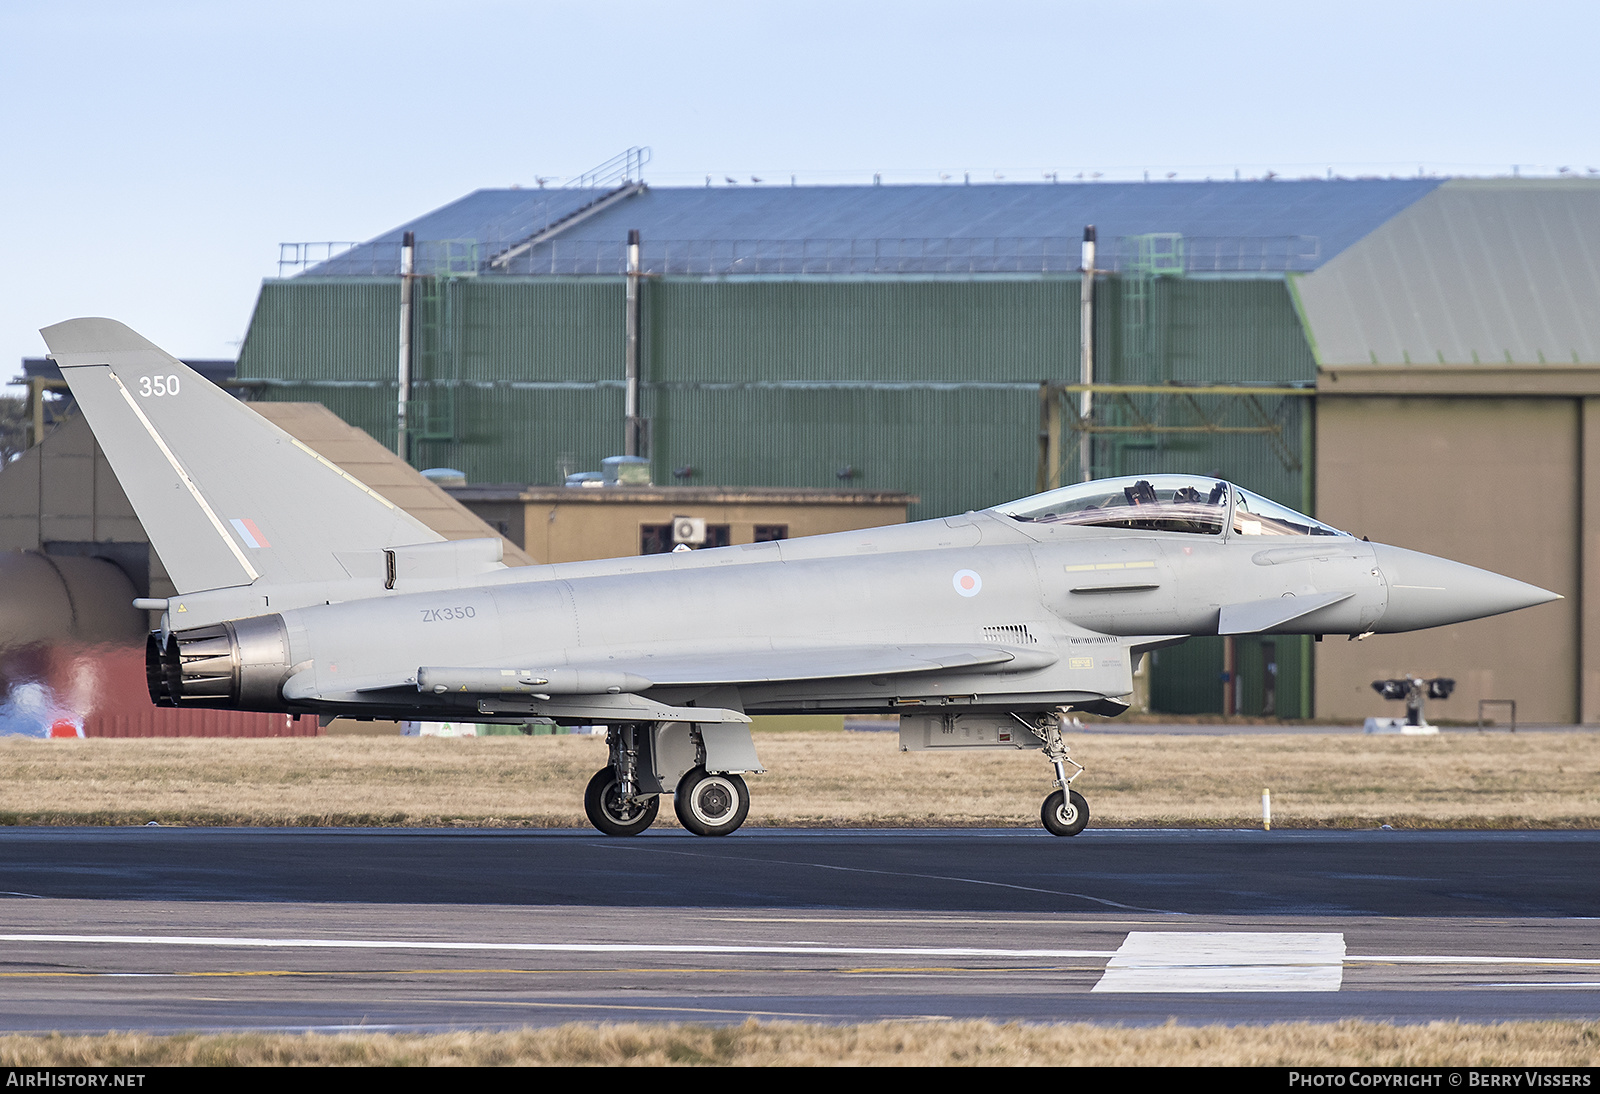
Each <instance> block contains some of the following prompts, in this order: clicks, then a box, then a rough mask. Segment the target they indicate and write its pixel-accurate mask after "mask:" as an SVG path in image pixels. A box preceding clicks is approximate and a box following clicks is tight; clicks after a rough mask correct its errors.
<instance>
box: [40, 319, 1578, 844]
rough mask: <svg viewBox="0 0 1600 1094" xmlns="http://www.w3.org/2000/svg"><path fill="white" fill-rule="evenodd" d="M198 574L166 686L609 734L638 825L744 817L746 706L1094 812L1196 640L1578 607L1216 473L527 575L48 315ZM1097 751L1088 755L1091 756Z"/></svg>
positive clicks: (1082, 812)
mask: <svg viewBox="0 0 1600 1094" xmlns="http://www.w3.org/2000/svg"><path fill="white" fill-rule="evenodd" d="M42 333H43V335H44V338H45V341H46V342H47V343H49V346H50V350H51V355H52V357H53V358H54V359H55V361H56V363H57V364H59V365H60V366H61V371H62V375H63V376H64V377H65V378H66V380H67V383H68V384H69V385H70V387H71V389H72V393H73V395H74V396H75V397H76V399H77V402H78V405H79V406H80V407H81V408H82V410H83V413H84V416H85V417H86V418H87V419H88V422H89V425H90V426H91V428H92V429H93V431H94V433H95V437H96V439H97V440H98V442H99V444H100V447H101V448H102V449H103V450H104V452H105V454H106V457H107V459H109V461H110V462H111V465H112V467H113V468H114V469H115V471H116V474H117V478H118V480H119V481H120V482H121V484H122V488H123V490H124V492H125V493H126V494H127V496H128V500H129V501H130V502H131V503H132V504H133V507H134V509H135V510H136V511H137V513H138V515H139V519H140V520H141V521H142V522H143V524H144V528H145V531H146V532H147V533H148V535H149V537H150V542H151V544H152V545H153V546H154V547H155V549H156V551H157V553H158V554H159V555H160V557H161V561H162V563H163V564H164V565H165V567H166V570H167V573H168V574H169V575H170V576H171V578H172V581H173V584H174V586H175V587H176V589H177V590H178V591H177V595H176V596H173V597H171V598H170V599H167V600H161V601H145V602H141V603H140V606H141V607H145V608H149V609H151V610H159V611H161V612H162V615H161V617H160V620H161V624H160V628H159V629H158V630H156V631H154V632H152V633H151V635H150V638H149V641H148V644H147V649H146V664H147V668H148V678H149V689H150V698H151V700H152V701H153V702H155V703H156V704H158V705H167V706H205V707H221V708H226V709H235V710H255V711H277V712H286V713H290V714H301V715H313V716H317V717H320V718H322V719H324V720H325V721H326V720H331V719H333V718H335V717H340V716H345V717H356V718H386V719H387V718H393V719H407V720H440V721H456V720H466V721H477V722H499V723H523V722H527V721H530V720H541V719H542V720H546V721H548V722H553V723H556V724H558V725H604V726H605V727H606V732H607V741H608V744H609V759H608V762H607V765H606V767H605V768H604V769H602V770H601V771H599V772H597V773H596V774H595V776H594V778H593V779H592V780H591V782H590V783H589V787H588V790H587V792H586V794H585V798H584V806H585V811H586V813H587V815H588V817H589V819H590V821H591V822H592V823H593V824H594V826H595V827H596V828H598V829H600V830H601V831H602V832H605V833H608V834H610V835H633V834H636V833H639V832H642V831H644V830H645V829H646V828H648V827H649V826H650V824H651V822H652V821H654V820H655V817H656V814H657V810H658V808H659V805H660V800H661V796H662V795H664V794H670V795H672V798H673V807H674V809H675V811H676V812H677V815H678V819H679V820H680V821H681V822H682V823H683V826H684V827H685V828H687V829H688V830H689V831H691V832H694V833H696V834H698V835H702V836H717V835H726V834H727V833H730V832H733V831H734V830H735V829H737V828H738V827H739V826H740V825H741V824H742V823H743V822H744V819H745V816H746V814H747V812H748V811H749V808H750V794H749V790H748V788H747V787H746V784H745V780H744V778H743V776H744V775H745V774H748V773H752V772H760V771H761V770H762V767H761V764H760V761H759V760H758V758H757V756H756V749H755V746H754V743H753V741H752V739H751V734H750V728H749V722H750V716H751V715H752V714H798V713H816V712H832V713H897V714H899V715H900V741H901V746H902V747H903V748H905V749H908V750H920V749H935V748H978V749H994V748H1032V749H1040V750H1042V751H1043V753H1044V756H1045V758H1046V759H1047V760H1049V762H1050V763H1051V764H1052V765H1053V767H1054V771H1055V777H1056V779H1055V782H1056V789H1055V791H1054V792H1053V793H1051V794H1050V795H1049V796H1048V797H1047V798H1045V801H1044V806H1043V809H1042V814H1041V815H1042V818H1043V822H1044V826H1045V827H1046V828H1047V829H1049V830H1050V831H1051V832H1053V833H1055V834H1056V835H1061V836H1070V835H1074V834H1076V833H1078V832H1080V831H1082V829H1083V827H1084V825H1085V824H1086V823H1087V821H1088V817H1089V810H1088V806H1087V804H1086V803H1085V801H1084V799H1083V797H1082V796H1081V795H1080V794H1079V793H1078V792H1077V791H1076V790H1075V789H1073V787H1072V785H1071V784H1072V782H1073V780H1074V779H1075V778H1076V777H1077V775H1078V773H1079V772H1081V770H1082V768H1081V767H1079V766H1078V765H1077V764H1076V763H1074V762H1073V761H1072V760H1071V758H1070V757H1069V754H1068V749H1067V743H1066V742H1065V741H1064V740H1063V739H1062V728H1063V724H1064V720H1065V716H1066V714H1067V713H1068V712H1071V711H1090V712H1094V713H1100V714H1115V713H1119V712H1120V711H1122V710H1125V709H1126V699H1127V697H1128V695H1129V694H1130V693H1131V692H1132V690H1133V677H1132V673H1133V667H1134V664H1135V661H1136V659H1137V658H1139V657H1140V656H1141V655H1142V654H1143V653H1145V652H1146V651H1147V650H1151V649H1155V648H1157V647H1160V646H1165V645H1170V644H1173V643H1175V642H1180V641H1182V640H1183V639H1184V638H1187V637H1189V636H1191V635H1212V634H1223V635H1230V634H1314V635H1323V634H1345V635H1356V636H1361V635H1367V634H1374V633H1380V634H1381V633H1388V632H1395V631H1409V630H1416V629H1419V628H1423V627H1436V626H1439V625H1441V624H1447V623H1456V622H1461V621H1464V620H1468V619H1477V618H1479V617H1481V616H1488V615H1495V614H1497V613H1500V612H1509V611H1513V610H1515V609H1518V608H1525V607H1529V606H1531V605H1535V604H1541V603H1544V602H1546V601H1550V600H1555V599H1558V597H1557V595H1556V594H1554V593H1550V592H1546V591H1545V590H1543V589H1539V588H1535V587H1534V586H1532V585H1527V584H1524V583H1522V582H1520V581H1514V580H1512V579H1511V578H1507V577H1502V576H1500V575H1498V574H1493V573H1489V572H1487V571H1484V570H1478V569H1474V568H1472V567H1470V566H1464V565H1461V564H1459V563H1455V562H1450V561H1447V560H1445V559H1442V558H1435V557H1433V556H1430V555H1425V554H1419V553H1417V552H1415V551H1407V550H1403V549H1401V548H1398V547H1390V546H1385V545H1383V544H1378V543H1368V542H1366V541H1364V540H1360V539H1357V538H1355V537H1354V536H1351V535H1348V534H1346V533H1344V532H1340V531H1338V530H1337V529H1334V528H1330V527H1328V526H1327V525H1325V524H1322V523H1320V522H1318V521H1316V520H1313V519H1312V518H1310V517H1307V516H1305V515H1303V514H1301V513H1297V512H1294V511H1292V510H1290V509H1286V508H1284V507H1283V506H1281V505H1277V504H1275V503H1273V502H1271V501H1268V500H1266V499H1265V498H1262V497H1259V496H1257V495H1256V494H1253V493H1251V492H1250V491H1248V490H1243V489H1240V488H1239V487H1237V486H1234V485H1232V484H1231V483H1228V482H1224V481H1220V480H1217V479H1211V478H1199V477H1193V476H1185V475H1144V476H1137V477H1130V478H1120V479H1108V480H1101V481H1096V482H1088V483H1083V484H1080V485H1075V486H1068V487H1063V488H1061V489H1059V490H1052V491H1050V492H1048V493H1044V494H1039V495H1037V496H1034V497H1030V498H1024V499H1023V500H1021V501H1016V502H1012V503H1010V504H1007V505H998V506H995V507H994V508H992V509H986V510H984V511H982V512H974V513H967V514H965V515H963V516H956V517H949V518H946V519H943V520H928V521H921V522H918V523H915V524H905V525H898V526H894V527H888V528H876V529H871V530H868V531H858V532H840V533H835V534H832V535H824V536H813V537H808V538H802V539H792V540H785V541H781V542H772V543H753V544H746V545H740V546H732V547H720V548H715V549H711V550H701V551H690V552H680V553H675V554H664V555H652V556H647V557H642V558H641V557H634V558H614V559H605V560H601V561H596V562H574V563H564V564H560V565H553V566H533V567H520V568H509V567H507V566H505V565H504V564H503V563H502V562H501V559H500V550H501V541H500V540H499V539H498V538H493V539H472V540H458V541H454V542H447V541H445V540H443V539H442V537H440V536H439V535H438V534H437V533H435V532H433V531H431V530H430V529H428V528H427V527H425V526H423V525H422V524H421V523H419V522H418V521H417V520H415V519H414V518H412V517H411V516H410V515H408V514H407V513H405V512H404V511H402V510H400V509H399V508H397V507H396V506H394V505H393V504H392V503H390V502H389V501H388V500H386V499H385V498H383V497H381V496H380V495H378V494H377V493H375V492H374V491H372V490H370V489H368V488H367V487H366V486H365V485H364V484H362V483H361V482H359V481H357V480H356V479H354V478H352V477H351V476H350V475H348V474H346V473H345V472H343V471H342V470H340V469H339V468H338V467H336V466H335V465H333V464H332V463H330V462H328V461H327V460H325V459H323V458H322V457H321V456H319V455H318V454H316V453H315V452H313V451H312V450H311V449H310V448H308V447H306V446H305V445H304V444H302V443H300V442H299V441H298V440H296V439H295V438H293V437H290V436H289V435H288V434H286V433H284V432H283V431H282V430H280V429H278V428H277V427H275V426H273V425H271V424H269V423H268V422H267V421H265V420H264V419H263V418H261V417H260V416H259V415H258V414H256V413H255V412H254V411H252V410H251V409H250V408H249V407H248V406H246V405H245V404H243V403H240V402H238V401H237V400H235V399H234V398H232V397H231V396H229V395H228V394H226V393H225V392H223V391H222V390H221V389H220V388H217V387H215V386H214V385H212V384H211V383H209V382H207V381H206V380H204V379H203V378H201V377H200V376H199V375H197V374H196V373H194V372H192V371H190V370H189V369H188V368H186V367H185V366H184V365H183V364H181V363H180V362H179V361H177V360H176V359H175V358H173V357H171V356H169V355H168V354H166V353H164V352H163V351H161V350H160V349H158V348H156V347H155V346H154V345H151V344H150V343H149V342H147V341H145V340H144V339H143V338H141V337H140V336H139V335H137V334H135V333H134V332H133V331H131V330H129V329H128V328H127V327H125V326H123V325H122V324H120V323H117V322H114V321H112V320H109V319H74V320H71V321H70V322H66V323H62V324H59V325H57V326H53V327H49V328H47V329H45V330H44V331H43V332H42ZM1069 767H1070V768H1072V769H1073V771H1072V773H1071V774H1069V773H1068V768H1069Z"/></svg>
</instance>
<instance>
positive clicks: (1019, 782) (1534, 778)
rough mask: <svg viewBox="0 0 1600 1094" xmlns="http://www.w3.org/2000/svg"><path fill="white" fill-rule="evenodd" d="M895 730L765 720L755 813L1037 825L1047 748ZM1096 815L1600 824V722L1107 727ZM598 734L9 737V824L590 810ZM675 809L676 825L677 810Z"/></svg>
mask: <svg viewBox="0 0 1600 1094" xmlns="http://www.w3.org/2000/svg"><path fill="white" fill-rule="evenodd" d="M896 740H897V739H896V737H895V735H894V734H892V733H816V732H771V733H759V734H757V737H756V743H757V748H758V750H759V751H760V754H761V758H762V761H763V762H764V763H765V764H766V765H767V766H768V768H770V769H771V773H770V774H767V775H761V776H756V777H753V778H752V780H751V781H752V789H753V792H754V793H753V797H754V805H753V806H752V809H751V814H750V823H751V824H752V825H813V826H845V825H849V826H856V825H864V826H901V825H910V826H924V825H956V826H960V825H1000V826H1005V825H1030V826H1031V825H1034V824H1037V823H1038V809H1039V803H1040V801H1041V800H1042V799H1043V797H1044V794H1045V793H1046V792H1047V791H1048V790H1049V788H1050V771H1049V767H1048V765H1046V764H1045V762H1044V760H1043V759H1042V758H1041V757H1040V756H1039V754H1038V753H1037V752H1009V751H1008V752H969V753H965V754H961V753H926V752H922V753H901V752H899V751H898V750H897V744H896ZM1074 755H1075V756H1076V757H1077V758H1078V759H1079V760H1080V761H1081V762H1083V763H1084V764H1086V765H1087V766H1088V771H1087V773H1086V774H1084V775H1083V776H1082V777H1081V778H1080V779H1079V781H1078V782H1077V783H1076V784H1075V785H1076V786H1077V787H1078V788H1079V789H1080V790H1081V791H1082V792H1083V793H1084V794H1085V795H1086V796H1087V797H1088V798H1089V802H1090V808H1091V810H1092V811H1093V815H1094V821H1093V823H1094V824H1095V825H1097V826H1100V827H1120V826H1165V825H1181V826H1196V825H1198V826H1231V825H1254V824H1259V823H1260V802H1261V790H1262V788H1263V787H1270V788H1271V789H1272V800H1273V822H1274V825H1275V826H1279V827H1330V826H1369V825H1376V824H1379V823H1389V824H1393V825H1396V826H1397V827H1398V826H1410V827H1418V826H1421V827H1545V828H1562V827H1594V826H1595V825H1596V824H1597V823H1600V734H1590V733H1518V734H1516V735H1514V736H1512V735H1506V734H1483V735H1479V734H1471V733H1468V734H1444V735H1441V736H1438V737H1431V738H1430V737H1412V738H1406V737H1362V736H1356V735H1352V736H1319V735H1283V736H1255V737H1171V736H1162V737H1157V736H1149V737H1145V736H1093V735H1085V736H1083V737H1080V738H1079V739H1078V742H1077V745H1076V747H1075V750H1074ZM604 761H605V745H604V743H603V742H602V741H601V740H600V739H598V738H591V737H577V736H553V737H532V738H524V737H487V738H478V739H472V738H467V739H460V740H449V739H437V738H421V739H418V738H401V737H387V738H371V737H366V738H363V737H321V738H274V739H253V740H246V739H195V738H190V739H133V740H130V739H111V738H101V739H90V740H76V741H73V740H67V741H62V740H56V741H41V740H32V739H26V738H6V739H0V765H3V766H4V770H5V771H6V773H7V774H6V779H5V780H4V782H3V783H0V823H8V824H129V823H135V824H143V823H145V822H147V821H150V820H157V821H160V822H162V823H180V824H206V825H215V824H239V825H351V824H357V825H407V826H418V825H427V826H434V825H446V826H449V825H473V826H531V827H560V826H582V825H583V824H584V823H585V822H584V819H583V813H582V794H583V787H584V784H585V783H586V782H587V781H588V779H589V776H590V775H591V774H593V772H594V771H595V770H597V769H598V768H599V767H600V766H601V765H602V764H603V763H604ZM670 817H671V810H670V809H669V810H663V811H662V820H661V821H659V822H658V823H661V824H671V823H672V821H671V819H670Z"/></svg>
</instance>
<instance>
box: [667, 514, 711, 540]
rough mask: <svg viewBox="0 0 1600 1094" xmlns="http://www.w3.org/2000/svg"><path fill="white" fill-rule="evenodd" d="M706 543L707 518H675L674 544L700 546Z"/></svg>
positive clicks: (673, 522) (673, 526) (673, 519)
mask: <svg viewBox="0 0 1600 1094" xmlns="http://www.w3.org/2000/svg"><path fill="white" fill-rule="evenodd" d="M705 541H706V518H705V517H673V518H672V542H673V543H687V544H690V545H691V546H698V545H700V544H702V543H704V542H705Z"/></svg>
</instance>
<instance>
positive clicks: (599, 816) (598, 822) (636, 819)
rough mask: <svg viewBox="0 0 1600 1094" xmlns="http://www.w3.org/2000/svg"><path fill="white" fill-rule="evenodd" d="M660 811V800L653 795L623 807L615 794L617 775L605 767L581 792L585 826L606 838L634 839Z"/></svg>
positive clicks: (597, 772)
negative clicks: (593, 828) (591, 826)
mask: <svg viewBox="0 0 1600 1094" xmlns="http://www.w3.org/2000/svg"><path fill="white" fill-rule="evenodd" d="M660 809H661V799H660V798H659V797H656V796H653V795H652V796H651V797H648V798H635V799H634V800H633V801H632V802H631V803H627V804H626V805H625V804H624V803H623V802H622V800H621V797H620V795H618V793H617V773H616V772H615V771H613V770H612V769H611V768H609V767H603V768H601V769H600V770H599V771H596V772H595V773H594V778H592V779H590V780H589V786H588V789H586V790H585V791H584V792H583V811H584V812H585V813H587V814H588V815H589V823H590V824H592V825H594V826H595V827H596V828H598V829H600V831H602V832H604V833H605V834H606V835H608V836H637V835H638V834H639V833H640V832H643V831H644V830H645V829H646V828H649V827H650V826H651V825H652V824H654V823H655V819H656V813H657V812H659V811H660Z"/></svg>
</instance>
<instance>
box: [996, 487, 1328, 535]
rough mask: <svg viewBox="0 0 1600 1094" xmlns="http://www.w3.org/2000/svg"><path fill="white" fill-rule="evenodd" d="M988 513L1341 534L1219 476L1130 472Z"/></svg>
mask: <svg viewBox="0 0 1600 1094" xmlns="http://www.w3.org/2000/svg"><path fill="white" fill-rule="evenodd" d="M993 511H994V512H996V513H999V514H1001V515H1002V516H1007V517H1010V518H1011V519H1012V520H1020V521H1025V522H1028V523H1034V524H1082V525H1091V526H1094V527H1101V528H1137V529H1141V530H1144V531H1150V532H1188V533H1191V534H1194V535H1211V536H1217V535H1221V534H1222V531H1223V529H1224V528H1227V527H1229V526H1230V521H1231V527H1232V529H1233V534H1234V535H1237V536H1344V535H1349V533H1348V532H1341V531H1339V530H1338V529H1337V528H1330V527H1328V526H1327V525H1326V524H1323V523H1322V522H1321V521H1316V520H1312V519H1311V518H1310V517H1308V516H1305V515H1304V514H1302V513H1297V512H1295V511H1294V510H1293V509H1289V508H1287V507H1285V506H1282V505H1279V504H1278V503H1277V502H1274V501H1268V500H1267V499H1266V498H1264V497H1262V496H1261V495H1259V494H1253V493H1251V492H1250V491H1248V490H1244V489H1241V488H1240V487H1237V486H1235V485H1233V484H1232V483H1230V482H1224V481H1223V480H1222V479H1208V478H1202V477H1200V476H1198V475H1130V476H1128V477H1126V478H1120V479H1096V480H1095V481H1093V482H1084V483H1078V484H1077V485H1075V486H1063V487H1061V488H1060V489H1059V490H1051V491H1049V492H1048V493H1044V494H1035V495H1034V496H1033V497H1031V498H1023V499H1022V500H1020V501H1013V502H1007V503H1006V504H1005V505H997V506H995V507H994V509H993Z"/></svg>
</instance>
